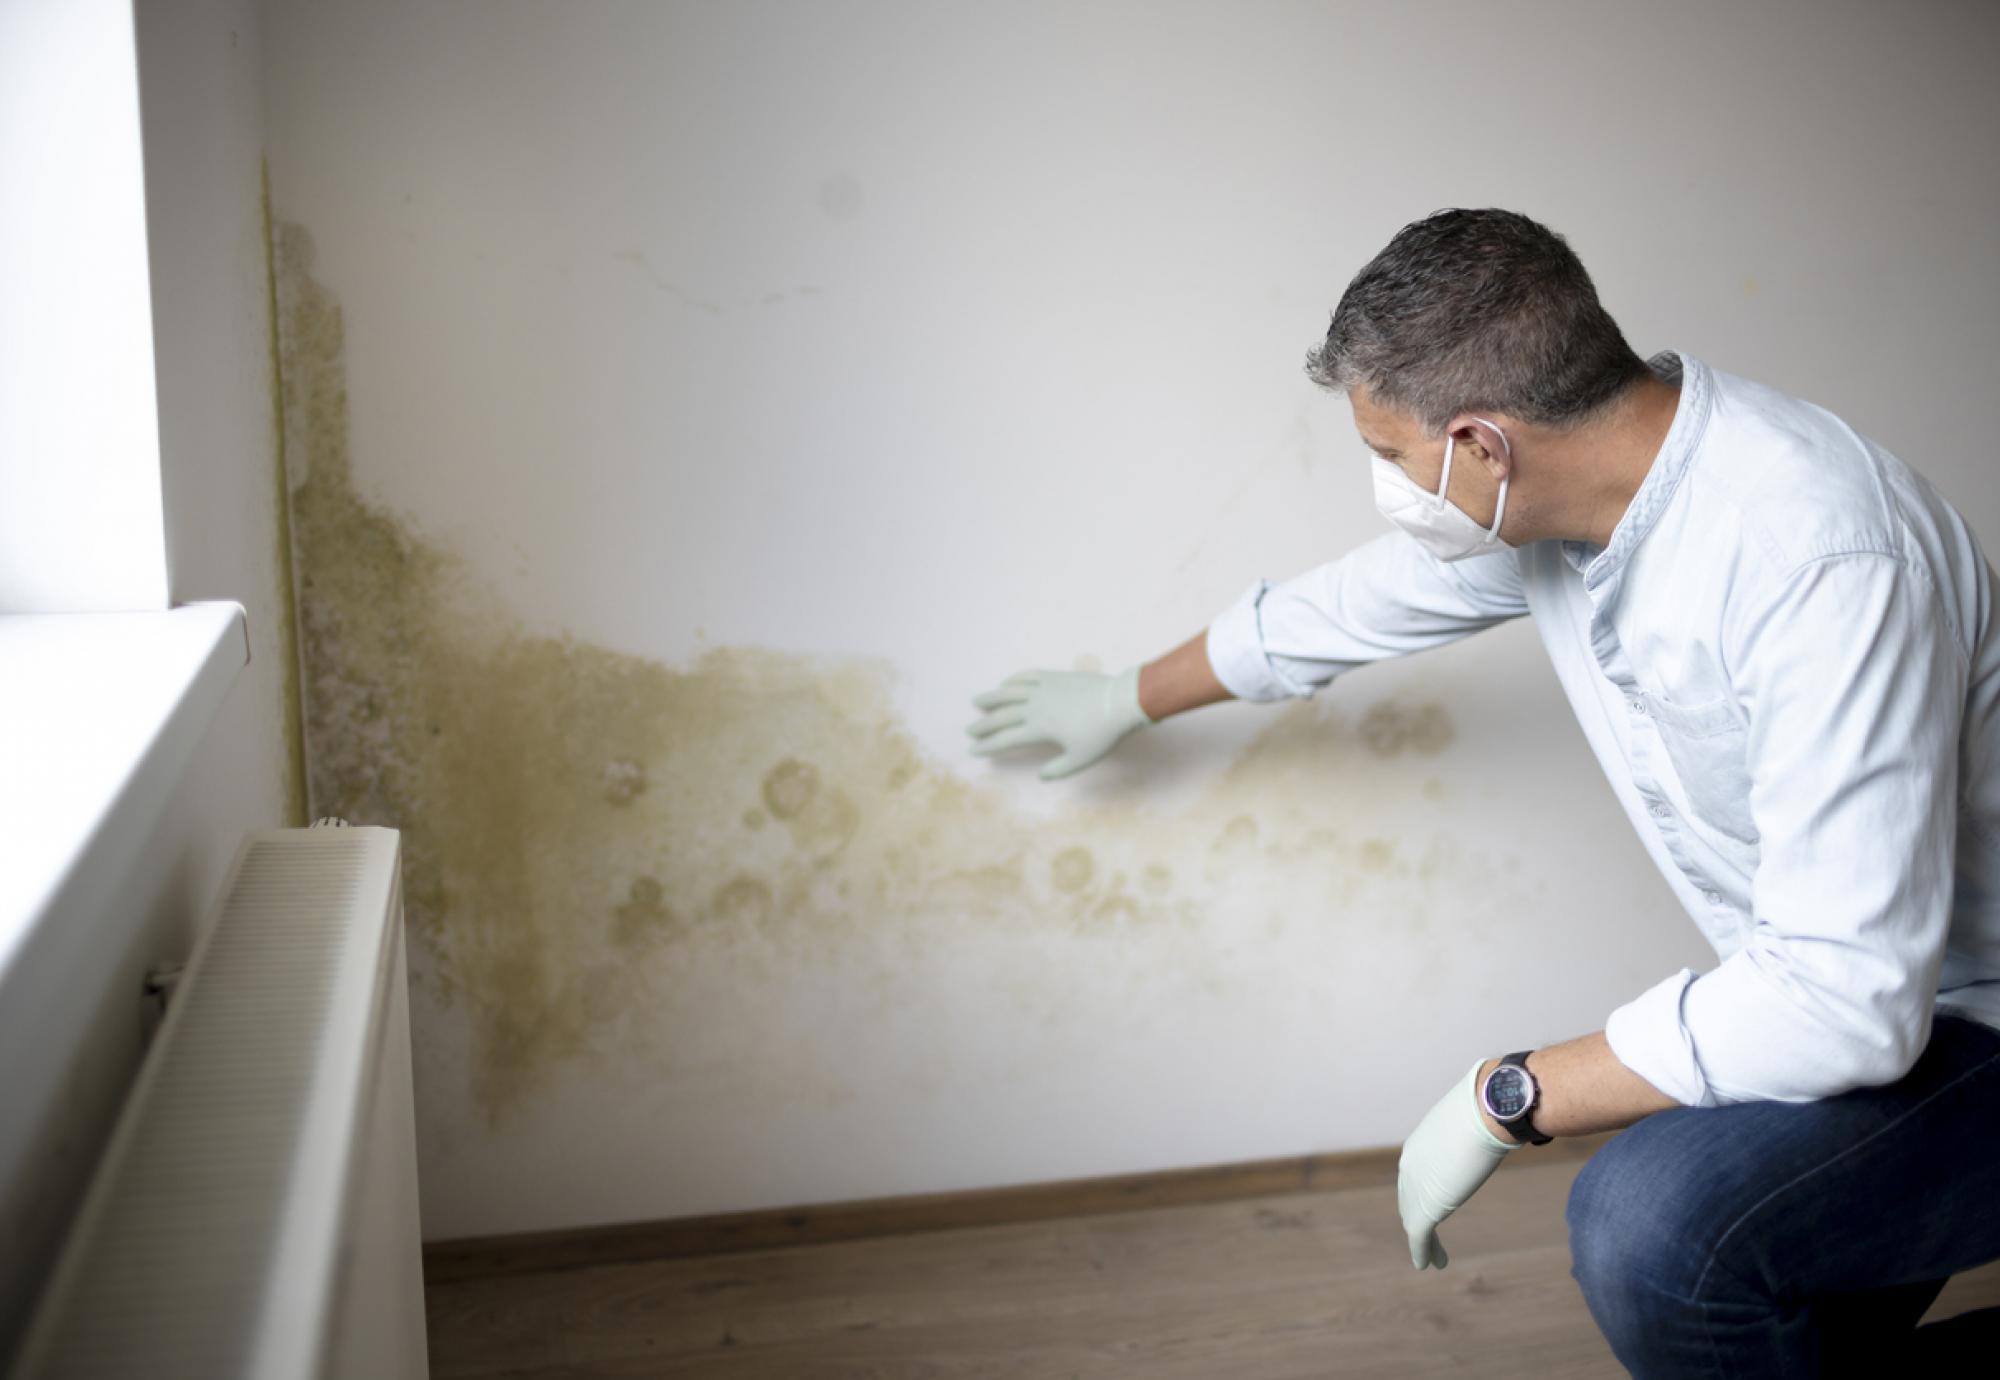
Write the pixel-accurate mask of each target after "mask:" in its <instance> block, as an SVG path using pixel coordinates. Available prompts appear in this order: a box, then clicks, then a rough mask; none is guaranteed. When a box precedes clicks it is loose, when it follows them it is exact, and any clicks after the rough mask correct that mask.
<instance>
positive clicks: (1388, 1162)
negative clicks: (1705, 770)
mask: <svg viewBox="0 0 2000 1380" xmlns="http://www.w3.org/2000/svg"><path fill="white" fill-rule="evenodd" d="M1616 1134H1617V1133H1616V1132H1615V1131H1607V1132H1603V1133H1601V1134H1599V1135H1594V1136H1565V1137H1562V1138H1561V1139H1558V1140H1555V1141H1552V1142H1550V1143H1549V1144H1547V1145H1532V1146H1526V1147H1524V1148H1523V1149H1521V1150H1520V1151H1518V1152H1517V1153H1519V1154H1521V1155H1524V1156H1526V1157H1527V1158H1528V1159H1529V1160H1530V1161H1532V1162H1536V1163H1546V1162H1548V1161H1550V1160H1556V1159H1570V1160H1587V1159H1589V1158H1590V1156H1591V1155H1592V1154H1594V1153H1595V1152H1596V1150H1597V1148H1598V1147H1599V1146H1600V1145H1602V1144H1604V1142H1605V1141H1607V1140H1609V1139H1611V1137H1612V1136H1614V1135H1616ZM1401 1153H1402V1150H1401V1147H1400V1146H1394V1147H1389V1148H1386V1149H1367V1150H1344V1151H1339V1152H1335V1153H1330V1154H1316V1155H1295V1156H1287V1157H1285V1158H1283V1159H1275V1160H1252V1161H1248V1162H1245V1163H1241V1164H1224V1165H1212V1166H1206V1167H1203V1168H1197V1169H1166V1170H1157V1171H1154V1172H1152V1173H1143V1174H1116V1175H1110V1176H1107V1177H1104V1178H1095V1179H1066V1180H1062V1181H1059V1182H1053V1183H1031V1184H1017V1185H1012V1186H1009V1187H1005V1188H980V1189H969V1190H964V1191H960V1192H954V1193H926V1194H916V1195H911V1196H908V1197H898V1198H874V1199H867V1200H863V1201H857V1202H846V1203H822V1204H813V1205H807V1206H800V1207H779V1208H761V1209H754V1210H752V1211H749V1212H723V1213H715V1214H713V1215H710V1216H704V1217H681V1218H673V1219H669V1220H665V1221H658V1222H631V1223H625V1224H622V1225H618V1226H608V1227H582V1228H577V1229H574V1230H568V1231H551V1232H525V1233H521V1234H518V1235H511V1236H482V1237H467V1238H462V1239H459V1240H454V1241H434V1242H429V1243H426V1244H425V1246H424V1281H425V1283H426V1284H429V1285H437V1284H446V1283H451V1282H453V1281H456V1280H466V1279H485V1278H491V1277H494V1276H498V1275H516V1274H531V1273H539V1272H542V1271H547V1270H564V1269H581V1268H583V1267H585V1266H590V1265H611V1264H618V1263H622V1262H626V1261H634V1260H667V1259H675V1258H680V1257H686V1256H704V1255H721V1254H725V1253H727V1252H731V1251H758V1250H769V1249H772V1248H773V1247H779V1246H810V1245H818V1244H822V1243H825V1242H829V1241H855V1240H860V1239H863V1238H866V1237H874V1236H901V1235H904V1234H906V1233H909V1232H921V1231H947V1230H950V1229H952V1228H957V1227H985V1226H994V1225H997V1224H1000V1223H1010V1222H1033V1221H1044V1220H1047V1219H1050V1218H1057V1217H1085V1216H1090V1215H1093V1214H1096V1213H1102V1212H1125V1211H1130V1210H1132V1209H1136V1208H1151V1207H1178V1206H1183V1205H1187V1204H1193V1203H1216V1202H1226V1201H1228V1200H1231V1199H1238V1198H1261V1197H1268V1196H1271V1195H1274V1194H1281V1193H1302V1192H1310V1191H1314V1190H1328V1191H1330V1190H1334V1189H1342V1188H1355V1187H1369V1186H1379V1185H1394V1183H1395V1182H1396V1161H1397V1158H1398V1157H1399V1156H1400V1155H1401Z"/></svg>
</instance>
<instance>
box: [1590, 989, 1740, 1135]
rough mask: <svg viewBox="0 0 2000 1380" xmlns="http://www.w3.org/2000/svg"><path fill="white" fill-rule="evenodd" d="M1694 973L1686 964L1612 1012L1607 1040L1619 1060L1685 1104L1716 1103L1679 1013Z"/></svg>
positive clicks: (1693, 1105) (1605, 1036)
mask: <svg viewBox="0 0 2000 1380" xmlns="http://www.w3.org/2000/svg"><path fill="white" fill-rule="evenodd" d="M1695 977H1696V974H1695V971H1694V969H1692V968H1683V969H1681V970H1680V971H1679V972H1678V973H1675V974H1673V975H1672V976H1671V977H1666V978H1662V979H1661V980H1660V981H1659V982H1657V983H1655V984H1653V985H1652V986H1651V987H1649V988H1647V989H1646V990H1645V991H1643V992H1641V993H1640V994H1639V995H1638V996H1636V997H1634V998H1632V1000H1630V1001H1628V1002H1626V1003H1625V1004H1624V1005H1623V1006H1621V1007H1619V1008H1618V1009H1617V1010H1615V1011H1613V1012H1612V1013H1611V1015H1610V1016H1609V1017H1607V1018H1606V1019H1605V1022H1604V1042H1605V1043H1606V1044H1607V1045H1609V1046H1611V1052H1612V1053H1613V1054H1615V1055H1617V1056H1618V1062H1619V1063H1621V1064H1623V1065H1624V1066H1625V1067H1626V1068H1628V1069H1630V1070H1632V1072H1634V1073H1636V1074H1638V1075H1639V1076H1640V1077H1641V1078H1643V1079H1645V1080H1646V1081H1647V1082H1648V1083H1651V1084H1652V1085H1653V1086H1654V1087H1656V1088H1658V1089H1659V1090H1660V1091H1661V1092H1663V1093H1665V1094H1666V1095H1667V1096H1668V1097H1671V1098H1673V1099H1674V1100H1675V1101H1676V1102H1678V1103H1680V1104H1681V1105H1682V1106H1684V1107H1714V1106H1717V1105H1718V1104H1717V1102H1716V1100H1715V1095H1714V1094H1713V1093H1712V1092H1711V1091H1710V1090H1709V1086H1708V1080H1707V1079H1706V1078H1704V1077H1703V1076H1702V1072H1701V1065H1700V1063H1699V1062H1698V1061H1697V1060H1696V1058H1695V1054H1694V1040H1693V1038H1692V1037H1691V1036H1690V1035H1689V1034H1688V1028H1687V1022H1686V1021H1685V1020H1684V1019H1683V1017H1682V1012H1681V1002H1682V1000H1683V998H1684V996H1685V994H1686V992H1687V989H1688V987H1689V985H1690V984H1691V983H1693V982H1694V981H1695Z"/></svg>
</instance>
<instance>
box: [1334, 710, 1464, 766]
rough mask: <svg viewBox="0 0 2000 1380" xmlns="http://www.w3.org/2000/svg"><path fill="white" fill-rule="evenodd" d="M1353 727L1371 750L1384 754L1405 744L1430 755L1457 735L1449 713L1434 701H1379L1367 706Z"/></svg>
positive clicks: (1403, 748)
mask: <svg viewBox="0 0 2000 1380" xmlns="http://www.w3.org/2000/svg"><path fill="white" fill-rule="evenodd" d="M1357 731H1358V732H1359V733H1360V735H1361V741H1362V742H1364V743H1366V744H1368V747H1369V749H1370V750H1371V751H1373V752H1376V753H1379V754H1381V755H1382V756H1384V757H1391V756H1394V755H1395V754H1396V753H1399V752H1402V751H1403V750H1405V749H1406V748H1407V749H1409V750H1410V751H1413V752H1420V753H1423V754H1424V755H1425V756H1432V755H1435V754H1436V753H1439V752H1442V751H1444V749H1445V748H1447V747H1449V746H1450V745H1451V740H1452V739H1453V738H1455V737H1457V736H1458V730H1457V728H1456V727H1455V726H1454V725H1453V724H1452V721H1451V714H1450V713H1449V712H1448V711H1447V710H1446V709H1445V707H1444V706H1443V705H1441V704H1438V703H1436V702H1435V701H1430V702H1426V703H1423V704H1405V703H1403V702H1401V701H1398V700H1382V701H1379V702H1377V703H1375V704H1372V705H1370V706H1368V711H1367V712H1366V713H1365V714H1363V715H1362V716H1361V722H1360V724H1359V725H1357Z"/></svg>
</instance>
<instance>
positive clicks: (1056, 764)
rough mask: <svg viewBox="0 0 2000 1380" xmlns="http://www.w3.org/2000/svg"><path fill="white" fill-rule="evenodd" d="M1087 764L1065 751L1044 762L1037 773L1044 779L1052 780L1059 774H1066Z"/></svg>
mask: <svg viewBox="0 0 2000 1380" xmlns="http://www.w3.org/2000/svg"><path fill="white" fill-rule="evenodd" d="M1088 765H1089V763H1088V762H1079V761H1077V760H1076V757H1075V755H1074V754H1072V753H1067V752H1065V753H1062V754H1060V755H1058V756H1055V757H1051V758H1050V759H1049V760H1048V761H1046V762H1044V763H1043V764H1042V769H1041V771H1040V772H1039V773H1038V775H1040V776H1041V778H1042V780H1044V781H1053V780H1055V779H1056V778H1057V777H1059V776H1068V775H1069V774H1070V773H1071V772H1073V771H1078V770H1080V769H1082V768H1083V767H1086V766H1088Z"/></svg>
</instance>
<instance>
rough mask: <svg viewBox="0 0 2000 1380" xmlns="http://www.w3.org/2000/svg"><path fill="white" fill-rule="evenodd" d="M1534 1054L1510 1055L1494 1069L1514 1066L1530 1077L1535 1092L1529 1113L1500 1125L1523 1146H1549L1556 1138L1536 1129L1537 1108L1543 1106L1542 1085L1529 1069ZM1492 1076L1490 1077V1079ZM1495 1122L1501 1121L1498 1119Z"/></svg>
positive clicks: (1529, 1080)
mask: <svg viewBox="0 0 2000 1380" xmlns="http://www.w3.org/2000/svg"><path fill="white" fill-rule="evenodd" d="M1533 1053H1534V1051H1533V1050H1531V1049H1524V1050H1520V1051H1517V1052H1516V1053H1513V1054H1510V1055H1508V1056H1507V1057H1506V1058H1504V1059H1502V1060H1501V1061H1500V1063H1498V1064H1495V1065H1494V1068H1496V1069H1498V1068H1500V1067H1502V1066H1504V1065H1507V1064H1512V1065H1513V1066H1514V1067H1515V1068H1517V1069H1519V1070H1521V1072H1523V1073H1525V1074H1527V1075H1528V1084H1529V1086H1530V1087H1532V1088H1533V1089H1534V1090H1535V1096H1534V1100H1533V1101H1531V1102H1530V1103H1529V1104H1528V1110H1527V1111H1525V1112H1523V1113H1521V1115H1520V1116H1519V1117H1517V1118H1515V1119H1514V1120H1513V1121H1502V1122H1500V1124H1501V1126H1503V1127H1505V1128H1506V1131H1507V1134H1508V1135H1510V1136H1512V1137H1513V1138H1514V1139H1515V1140H1517V1141H1519V1142H1520V1143H1521V1144H1523V1145H1547V1144H1548V1143H1549V1142H1550V1141H1552V1140H1554V1139H1555V1137H1554V1136H1545V1135H1543V1134H1542V1133H1541V1132H1540V1131H1537V1130H1536V1129H1535V1108H1537V1107H1539V1106H1541V1105H1542V1085H1541V1083H1540V1082H1539V1081H1538V1080H1537V1079H1536V1078H1535V1075H1534V1074H1533V1073H1532V1072H1530V1071H1529V1069H1528V1056H1529V1055H1530V1054H1533ZM1491 1076H1492V1075H1490V1074H1489V1075H1488V1077H1491ZM1495 1120H1499V1119H1498V1118H1497V1117H1496V1118H1495Z"/></svg>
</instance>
